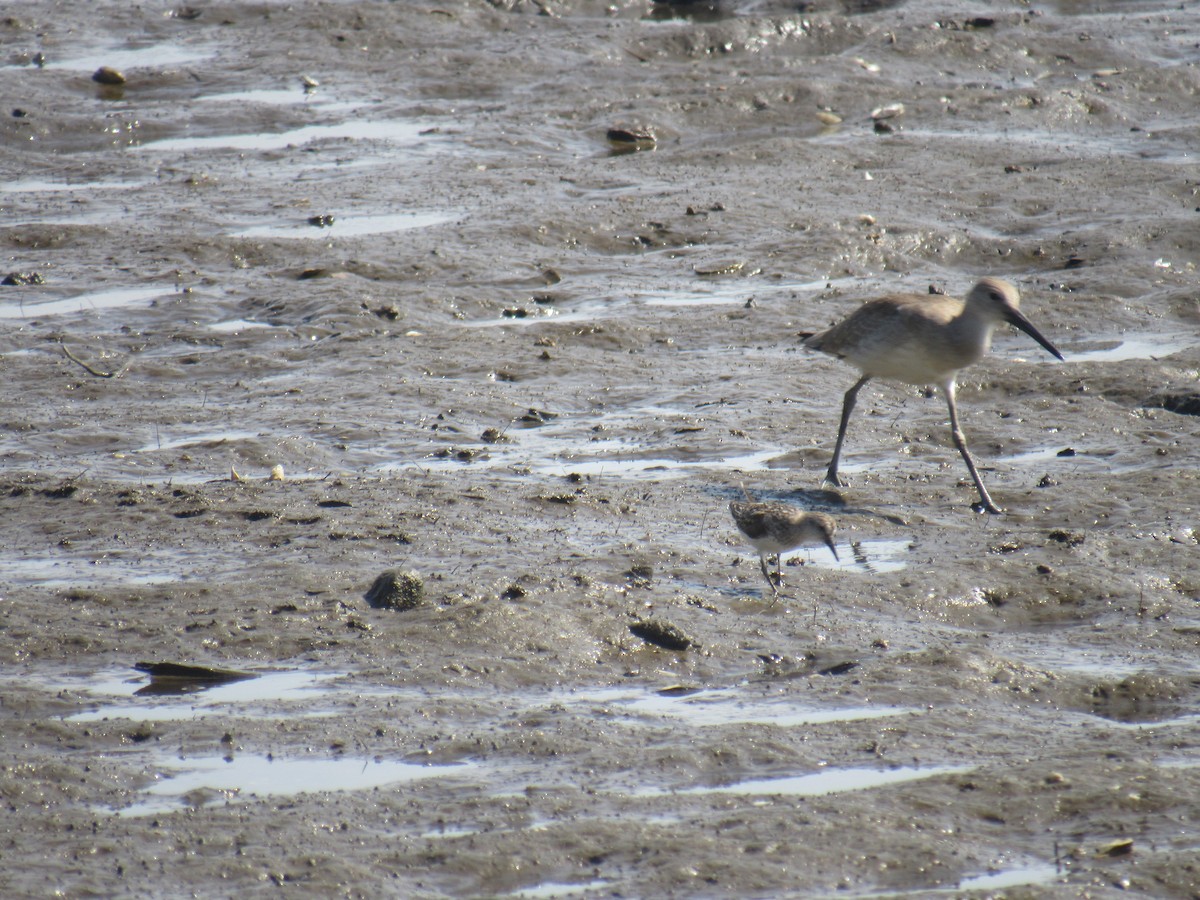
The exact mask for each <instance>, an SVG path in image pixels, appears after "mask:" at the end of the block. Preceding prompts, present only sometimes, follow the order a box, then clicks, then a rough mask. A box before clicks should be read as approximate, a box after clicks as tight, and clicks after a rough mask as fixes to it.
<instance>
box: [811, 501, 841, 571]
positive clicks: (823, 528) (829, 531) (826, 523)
mask: <svg viewBox="0 0 1200 900" xmlns="http://www.w3.org/2000/svg"><path fill="white" fill-rule="evenodd" d="M808 522H809V525H810V527H811V528H812V530H813V531H814V532H815V533H816V536H817V540H819V541H820V542H821V543H823V544H824V545H825V546H826V547H828V548H829V552H830V553H832V554H833V558H834V559H836V560H837V561H838V562H841V561H842V559H841V557H840V556H838V552H837V545H836V544H834V542H833V536H834V535H835V534H837V522H836V521H834V518H833V516H830V515H826V514H825V513H809V514H808Z"/></svg>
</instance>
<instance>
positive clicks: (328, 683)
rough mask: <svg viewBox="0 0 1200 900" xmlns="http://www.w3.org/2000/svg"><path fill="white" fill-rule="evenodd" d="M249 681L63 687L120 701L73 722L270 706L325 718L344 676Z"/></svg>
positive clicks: (125, 680) (146, 680)
mask: <svg viewBox="0 0 1200 900" xmlns="http://www.w3.org/2000/svg"><path fill="white" fill-rule="evenodd" d="M247 674H248V675H249V676H250V677H248V678H245V679H241V680H237V681H229V682H217V683H211V684H207V683H204V682H192V683H191V684H192V686H193V688H194V689H193V690H188V691H176V692H166V691H164V690H163V689H162V687H161V684H156V681H155V679H152V678H150V677H149V676H147V675H141V674H139V675H137V676H129V677H121V676H116V675H109V676H106V677H102V678H100V679H99V680H94V681H83V682H79V681H75V680H66V679H64V680H62V682H61V683H62V684H63V686H65V687H72V688H73V689H75V690H82V691H86V692H87V693H88V694H93V695H97V696H105V697H109V698H112V697H115V698H117V699H116V700H115V701H113V702H104V703H101V704H98V705H96V706H95V707H94V708H92V709H88V710H86V711H84V712H80V713H75V714H74V715H71V716H68V717H67V721H71V722H97V721H104V720H108V719H128V720H130V721H134V722H170V721H176V720H181V719H199V718H207V717H209V716H216V715H220V716H226V717H229V716H234V715H249V714H251V712H254V713H255V714H262V710H263V709H264V708H265V707H267V706H271V705H275V704H284V705H288V706H290V707H296V706H301V707H303V708H304V709H303V711H302V712H299V713H297V711H296V710H295V709H294V708H290V709H289V710H288V711H287V713H286V715H287V716H288V717H289V718H290V717H292V716H293V715H297V714H299V715H324V714H327V713H328V712H329V711H330V706H328V705H326V704H325V703H323V702H321V701H328V700H329V699H330V698H331V696H332V695H334V694H335V693H337V692H338V689H337V688H335V687H333V682H336V681H337V680H338V679H339V678H342V677H344V676H343V675H341V674H340V673H336V672H308V671H299V672H265V673H262V674H256V673H253V672H250V673H247Z"/></svg>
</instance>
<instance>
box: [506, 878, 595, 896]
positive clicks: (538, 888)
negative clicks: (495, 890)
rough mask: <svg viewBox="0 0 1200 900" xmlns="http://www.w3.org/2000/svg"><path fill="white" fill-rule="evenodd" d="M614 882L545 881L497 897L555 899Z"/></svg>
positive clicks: (583, 892)
mask: <svg viewBox="0 0 1200 900" xmlns="http://www.w3.org/2000/svg"><path fill="white" fill-rule="evenodd" d="M610 884H612V882H609V881H604V880H603V879H595V880H593V881H583V882H579V883H578V884H572V883H570V882H567V881H544V882H542V883H541V884H537V885H534V886H533V887H527V888H521V889H520V890H518V891H513V892H512V893H509V894H497V895H496V896H497V897H511V898H513V900H555V898H557V897H576V896H578V895H580V894H585V893H587V892H588V891H601V890H603V889H604V888H606V887H608V886H609V885H610Z"/></svg>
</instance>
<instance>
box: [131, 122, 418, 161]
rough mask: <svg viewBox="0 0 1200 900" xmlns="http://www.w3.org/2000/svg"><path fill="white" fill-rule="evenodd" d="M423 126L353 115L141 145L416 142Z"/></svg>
mask: <svg viewBox="0 0 1200 900" xmlns="http://www.w3.org/2000/svg"><path fill="white" fill-rule="evenodd" d="M423 127H424V126H422V125H421V124H419V123H417V122H412V121H409V120H407V119H395V120H387V119H385V120H382V121H362V120H358V119H352V120H350V121H345V122H334V123H332V124H328V125H305V126H304V127H302V128H295V129H292V130H291V131H283V132H278V133H275V134H271V133H266V132H262V133H252V134H251V133H242V134H218V135H208V136H195V137H176V138H164V139H162V140H159V141H148V142H147V143H144V144H141V145H140V147H139V149H141V150H149V151H154V152H163V153H166V152H177V151H197V150H281V149H283V148H284V147H300V146H303V145H305V144H311V143H313V142H314V141H328V140H343V141H348V140H355V141H367V140H374V141H389V142H391V143H396V144H414V143H417V142H418V141H420V139H421V131H422V129H423Z"/></svg>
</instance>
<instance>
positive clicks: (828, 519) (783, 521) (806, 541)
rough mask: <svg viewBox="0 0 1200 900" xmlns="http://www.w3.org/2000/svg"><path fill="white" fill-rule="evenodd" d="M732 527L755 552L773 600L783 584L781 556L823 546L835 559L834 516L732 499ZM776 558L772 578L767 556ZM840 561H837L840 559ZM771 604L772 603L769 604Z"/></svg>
mask: <svg viewBox="0 0 1200 900" xmlns="http://www.w3.org/2000/svg"><path fill="white" fill-rule="evenodd" d="M729 511H730V512H731V513H732V514H733V521H734V524H735V525H737V527H738V531H740V532H741V533H742V534H743V535H745V537H746V540H748V541H749V542H750V543H751V544H752V545H753V546H754V549H755V550H757V551H758V563H759V565H760V566H761V567H762V573H763V577H764V578H766V579H767V584H769V585H770V586H771V591H772V593H774V595H775V600H778V599H779V587H780V585H781V584H782V583H783V572H782V571H781V565H782V561H781V559H780V557H781V556H782V555H783V554H784V553H787V552H788V551H790V550H795V549H797V548H799V547H810V546H816V545H817V544H824V545H825V546H826V547H828V548H829V551H830V552H831V553H832V554H833V558H834V559H838V553H837V547H835V546H834V543H833V535H834V533H835V532H836V531H837V523H836V522H835V521H834V520H833V516H830V515H826V514H825V513H820V512H802V511H800V510H798V509H796V508H795V507H794V506H788V505H787V504H786V503H755V502H752V501H750V500H747V501H745V502H742V501H739V500H733V501H730V503H729ZM769 556H774V557H775V576H774V577H773V578H772V576H771V572H770V570H769V569H768V568H767V557H769ZM839 562H840V560H839ZM772 602H774V601H772Z"/></svg>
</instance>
